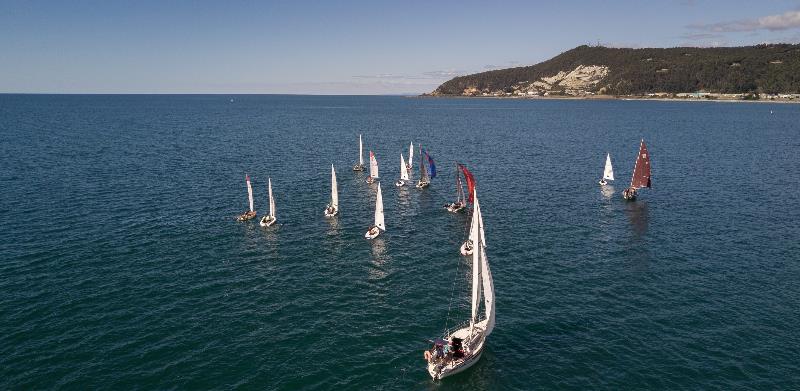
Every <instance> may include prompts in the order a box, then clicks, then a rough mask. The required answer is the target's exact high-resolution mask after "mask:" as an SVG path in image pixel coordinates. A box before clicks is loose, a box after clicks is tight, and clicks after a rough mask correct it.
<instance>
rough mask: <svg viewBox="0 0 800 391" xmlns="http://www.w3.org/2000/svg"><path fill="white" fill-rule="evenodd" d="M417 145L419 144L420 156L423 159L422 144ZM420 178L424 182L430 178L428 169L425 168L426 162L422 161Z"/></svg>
mask: <svg viewBox="0 0 800 391" xmlns="http://www.w3.org/2000/svg"><path fill="white" fill-rule="evenodd" d="M417 145H418V146H419V158H420V159H422V145H421V144H417ZM420 161H421V160H420ZM419 179H420V180H421V181H423V182H424V181H427V180H428V172H427V169H426V168H425V162H421V163H420V164H419Z"/></svg>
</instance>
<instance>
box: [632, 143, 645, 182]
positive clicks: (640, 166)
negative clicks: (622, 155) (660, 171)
mask: <svg viewBox="0 0 800 391" xmlns="http://www.w3.org/2000/svg"><path fill="white" fill-rule="evenodd" d="M631 187H632V188H634V189H639V188H642V187H650V154H649V153H648V152H647V146H646V145H644V139H642V144H641V145H640V146H639V156H638V157H637V158H636V165H635V166H634V167H633V177H632V178H631Z"/></svg>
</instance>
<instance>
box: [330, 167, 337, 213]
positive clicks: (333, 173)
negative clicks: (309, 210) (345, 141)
mask: <svg viewBox="0 0 800 391" xmlns="http://www.w3.org/2000/svg"><path fill="white" fill-rule="evenodd" d="M331 206H332V207H333V209H335V210H339V189H338V185H337V183H336V170H334V169H333V164H331Z"/></svg>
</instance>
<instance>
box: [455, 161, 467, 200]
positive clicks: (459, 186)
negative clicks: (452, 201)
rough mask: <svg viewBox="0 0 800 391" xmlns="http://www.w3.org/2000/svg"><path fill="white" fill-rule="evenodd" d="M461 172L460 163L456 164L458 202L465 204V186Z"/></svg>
mask: <svg viewBox="0 0 800 391" xmlns="http://www.w3.org/2000/svg"><path fill="white" fill-rule="evenodd" d="M459 171H460V170H459V169H458V163H456V202H460V203H462V204H464V202H465V199H464V186H463V185H462V183H461V174H460V173H459Z"/></svg>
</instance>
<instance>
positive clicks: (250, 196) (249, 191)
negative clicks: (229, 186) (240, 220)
mask: <svg viewBox="0 0 800 391" xmlns="http://www.w3.org/2000/svg"><path fill="white" fill-rule="evenodd" d="M245 180H246V181H247V198H248V199H249V200H250V211H251V212H253V211H255V208H254V207H253V186H252V185H251V184H250V175H247V174H245Z"/></svg>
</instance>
